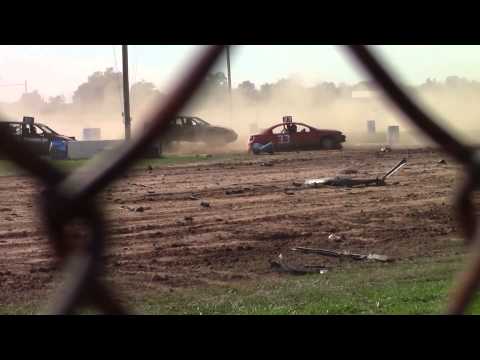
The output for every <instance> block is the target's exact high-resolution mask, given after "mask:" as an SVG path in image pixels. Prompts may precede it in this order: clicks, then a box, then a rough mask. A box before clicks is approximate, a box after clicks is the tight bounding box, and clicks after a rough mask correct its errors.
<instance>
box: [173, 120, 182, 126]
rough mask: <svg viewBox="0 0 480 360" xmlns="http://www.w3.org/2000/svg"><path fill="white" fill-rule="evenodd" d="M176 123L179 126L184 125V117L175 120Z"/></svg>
mask: <svg viewBox="0 0 480 360" xmlns="http://www.w3.org/2000/svg"><path fill="white" fill-rule="evenodd" d="M175 125H177V126H183V119H182V118H177V119H176V120H175Z"/></svg>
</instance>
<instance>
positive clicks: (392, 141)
mask: <svg viewBox="0 0 480 360" xmlns="http://www.w3.org/2000/svg"><path fill="white" fill-rule="evenodd" d="M387 143H388V145H390V146H392V145H398V144H399V143H400V127H398V126H389V127H388V128H387Z"/></svg>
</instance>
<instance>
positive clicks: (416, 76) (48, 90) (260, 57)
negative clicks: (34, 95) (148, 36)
mask: <svg viewBox="0 0 480 360" xmlns="http://www.w3.org/2000/svg"><path fill="white" fill-rule="evenodd" d="M195 48H196V47H195V46H186V45H177V46H175V45H144V46H137V45H131V46H129V52H130V81H131V83H133V82H135V81H138V80H142V79H145V80H148V81H152V82H153V83H155V84H156V85H157V87H158V88H159V89H165V87H166V85H167V83H168V80H169V79H170V78H171V76H172V75H174V74H175V71H178V70H179V69H180V68H181V66H182V65H183V64H185V60H186V59H187V57H188V55H189V54H192V52H193V51H195V50H196V49H195ZM375 48H377V50H379V51H381V53H382V54H384V55H385V58H386V59H387V60H388V61H389V62H390V63H392V64H394V65H396V66H397V68H398V71H397V72H398V74H400V75H401V76H402V78H403V79H404V80H405V81H407V82H409V83H411V84H418V83H421V82H423V81H424V80H425V79H426V78H428V77H430V78H437V79H439V80H440V79H442V80H443V79H444V78H445V77H447V76H449V75H458V76H463V77H467V78H470V79H475V80H480V66H479V65H480V47H479V46H464V45H435V46H430V45H429V46H423V45H408V46H407V45H396V46H391V45H385V46H375ZM232 56H233V58H232V80H233V84H234V86H236V85H237V84H238V83H239V82H241V81H244V80H250V81H253V82H254V83H256V84H257V86H258V85H260V84H263V83H265V82H275V81H277V80H279V79H281V78H285V77H289V76H298V77H300V78H301V79H303V80H304V81H305V83H306V84H307V85H311V84H313V83H316V82H318V81H333V82H336V83H339V82H346V83H353V82H357V81H360V80H362V79H364V77H363V75H362V74H361V73H359V72H358V70H357V69H356V68H355V67H354V66H352V64H351V63H350V62H349V60H348V58H347V57H346V56H345V53H344V52H343V50H342V49H341V47H339V46H330V45H318V46H306V45H288V46H287V45H275V46H260V45H254V46H239V47H237V48H234V50H233V52H232ZM107 67H113V68H115V69H116V70H118V71H120V70H121V48H120V46H118V45H115V46H113V45H92V46H86V45H85V46H78V45H75V46H73V45H56V46H53V45H49V46H42V45H31V46H25V45H24V46H13V45H3V46H0V101H13V100H17V99H18V98H19V97H20V95H21V94H22V92H23V86H5V85H10V84H17V83H18V84H23V82H24V81H25V80H27V81H28V90H29V91H32V90H39V91H40V93H41V94H42V95H43V96H44V97H46V98H47V97H49V96H55V95H60V94H64V95H65V96H66V97H67V99H68V100H69V99H70V98H71V95H72V94H73V92H74V91H75V89H76V88H77V86H78V85H79V84H81V83H82V82H84V81H86V80H87V77H88V76H89V75H90V74H92V73H93V72H94V71H98V70H105V69H106V68H107ZM224 68H225V64H224V61H222V62H221V64H220V66H219V67H218V69H219V70H224Z"/></svg>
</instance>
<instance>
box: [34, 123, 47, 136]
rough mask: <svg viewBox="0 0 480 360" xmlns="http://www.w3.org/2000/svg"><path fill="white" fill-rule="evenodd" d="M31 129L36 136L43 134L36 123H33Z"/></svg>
mask: <svg viewBox="0 0 480 360" xmlns="http://www.w3.org/2000/svg"><path fill="white" fill-rule="evenodd" d="M32 130H33V132H34V134H35V135H37V136H45V132H44V131H43V130H42V129H41V128H40V127H39V126H37V125H33V126H32Z"/></svg>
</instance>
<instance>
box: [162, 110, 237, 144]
mask: <svg viewBox="0 0 480 360" xmlns="http://www.w3.org/2000/svg"><path fill="white" fill-rule="evenodd" d="M237 137H238V135H237V134H236V133H235V131H233V130H231V129H227V128H224V127H220V126H213V125H210V124H209V123H207V122H206V121H205V120H202V119H200V118H198V117H193V116H177V117H176V118H175V119H173V120H171V121H170V124H169V127H168V130H167V132H166V133H165V135H164V136H163V139H162V140H163V142H164V143H167V144H168V143H171V142H173V141H186V142H202V143H205V144H208V145H226V144H228V143H231V142H234V141H235V140H237Z"/></svg>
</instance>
